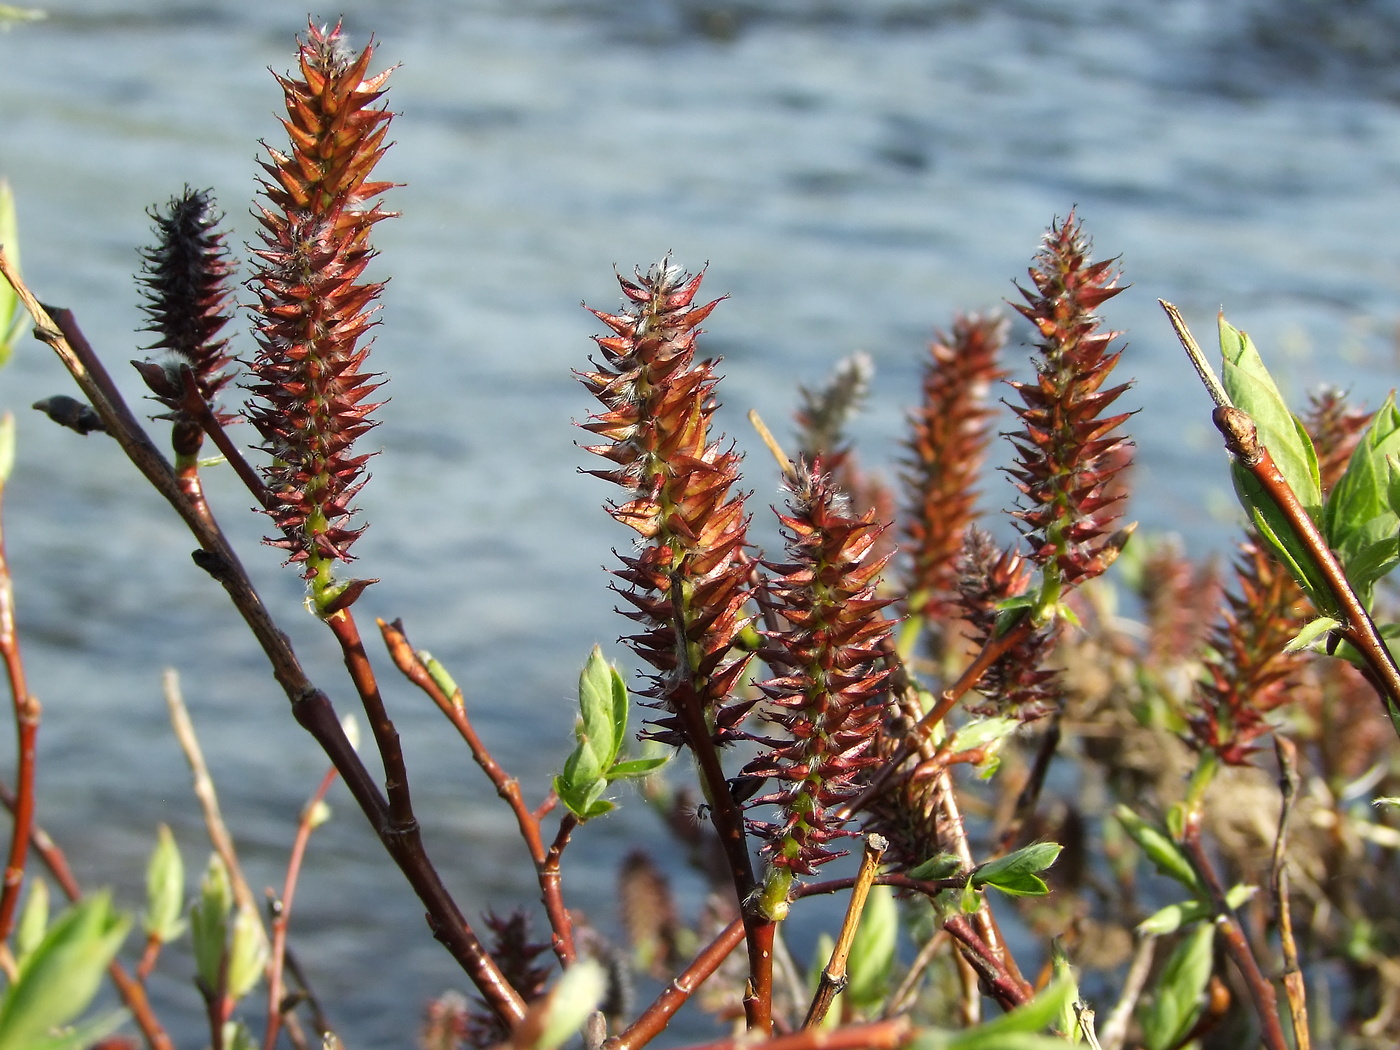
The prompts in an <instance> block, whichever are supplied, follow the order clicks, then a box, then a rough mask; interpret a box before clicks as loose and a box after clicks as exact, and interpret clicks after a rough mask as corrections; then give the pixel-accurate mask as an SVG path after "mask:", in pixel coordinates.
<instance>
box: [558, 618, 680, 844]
mask: <svg viewBox="0 0 1400 1050" xmlns="http://www.w3.org/2000/svg"><path fill="white" fill-rule="evenodd" d="M630 703H631V700H630V698H629V697H628V695H627V684H626V683H625V682H624V681H623V680H622V675H620V674H619V673H618V671H617V669H616V668H615V667H613V666H612V665H611V664H609V663H608V662H607V660H606V659H604V657H603V650H602V649H600V648H599V647H598V646H596V645H595V646H594V647H593V651H592V652H591V653H589V654H588V660H587V661H586V662H585V663H584V665H583V671H582V672H581V673H580V674H579V680H578V706H579V717H578V720H577V721H576V722H575V723H574V739H575V741H576V742H577V743H576V746H575V747H574V750H573V753H572V754H570V755H569V757H568V758H567V759H566V760H565V762H564V770H563V772H562V773H560V774H559V775H558V776H556V777H555V778H554V791H555V793H556V794H557V795H558V796H559V801H561V802H562V803H564V805H565V806H566V807H567V808H568V809H569V811H570V812H571V813H573V814H574V816H576V817H578V818H579V819H580V820H590V819H592V818H593V817H600V816H602V815H603V814H604V813H607V812H609V811H610V810H612V809H613V808H614V806H613V803H612V802H609V801H608V800H607V799H605V798H603V797H602V796H603V792H604V791H606V790H607V789H608V784H609V783H610V782H611V781H614V780H626V779H630V778H635V777H644V776H646V775H647V774H648V773H650V772H652V771H653V770H655V769H658V768H660V767H661V766H663V765H665V763H666V762H667V760H668V757H669V756H660V757H645V758H634V759H624V758H621V756H622V745H623V743H624V741H625V740H626V739H627V711H628V707H629V705H630Z"/></svg>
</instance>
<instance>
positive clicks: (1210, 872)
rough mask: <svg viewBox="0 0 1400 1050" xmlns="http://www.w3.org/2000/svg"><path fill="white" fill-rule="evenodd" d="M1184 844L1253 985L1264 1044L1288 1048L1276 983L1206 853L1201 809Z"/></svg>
mask: <svg viewBox="0 0 1400 1050" xmlns="http://www.w3.org/2000/svg"><path fill="white" fill-rule="evenodd" d="M1182 847H1183V848H1184V849H1185V850H1186V855H1187V856H1188V857H1190V859H1191V865H1192V867H1194V868H1195V869H1196V871H1197V872H1198V873H1199V874H1200V876H1201V881H1202V882H1204V883H1205V886H1206V890H1207V892H1208V893H1209V894H1210V900H1211V906H1212V908H1213V909H1214V912H1215V928H1216V929H1217V930H1219V931H1220V936H1221V939H1222V940H1223V941H1224V942H1225V951H1226V953H1227V954H1228V955H1229V956H1230V959H1231V961H1232V962H1234V964H1235V968H1236V969H1237V970H1239V972H1240V976H1241V977H1243V978H1244V983H1245V986H1246V987H1247V988H1248V989H1249V995H1250V998H1251V999H1252V1000H1253V1002H1254V1010H1255V1013H1257V1014H1258V1015H1259V1026H1260V1028H1261V1029H1262V1030H1263V1039H1264V1045H1265V1046H1267V1047H1268V1048H1269V1050H1288V1040H1287V1039H1286V1038H1285V1037H1284V1034H1283V1025H1282V1024H1281V1023H1280V1022H1279V1016H1278V996H1277V995H1276V994H1275V992H1274V986H1273V984H1272V983H1271V982H1270V981H1269V979H1268V978H1267V977H1265V976H1264V972H1263V971H1262V970H1261V969H1260V968H1259V960H1257V959H1256V958H1255V957H1254V951H1253V949H1251V948H1250V946H1249V942H1248V941H1247V940H1246V939H1245V936H1244V931H1243V929H1241V927H1240V921H1239V918H1238V917H1237V916H1236V915H1235V910H1234V909H1233V908H1231V907H1230V902H1229V901H1228V900H1226V899H1225V888H1224V887H1223V886H1222V885H1221V884H1220V877H1219V875H1217V874H1216V872H1215V866H1214V865H1213V864H1211V862H1210V858H1209V857H1208V856H1206V851H1205V847H1204V846H1202V844H1201V824H1200V812H1199V810H1198V809H1192V810H1191V812H1190V813H1189V814H1188V815H1187V818H1186V830H1185V834H1184V835H1183V836H1182Z"/></svg>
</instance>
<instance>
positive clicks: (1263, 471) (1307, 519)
mask: <svg viewBox="0 0 1400 1050" xmlns="http://www.w3.org/2000/svg"><path fill="white" fill-rule="evenodd" d="M1211 419H1212V420H1213V421H1214V423H1215V426H1216V429H1218V430H1219V431H1220V433H1221V434H1222V435H1223V436H1224V438H1225V447H1226V448H1227V449H1229V451H1230V454H1231V455H1233V456H1234V457H1235V460H1236V461H1237V462H1238V463H1239V464H1240V466H1242V467H1243V468H1244V469H1245V470H1247V471H1249V473H1250V474H1251V475H1252V476H1253V477H1254V479H1255V480H1256V481H1257V482H1259V484H1260V486H1261V487H1262V488H1263V489H1264V492H1265V493H1266V494H1267V495H1268V497H1269V498H1270V499H1271V500H1273V502H1274V504H1275V506H1277V507H1278V509H1279V511H1280V512H1281V513H1282V514H1283V516H1284V518H1285V519H1286V520H1287V521H1288V525H1289V527H1290V528H1291V529H1292V530H1293V535H1294V537H1295V538H1296V539H1297V540H1298V541H1299V542H1300V543H1301V544H1302V545H1303V548H1304V549H1305V550H1306V551H1307V554H1308V558H1309V559H1310V560H1311V561H1312V563H1313V566H1314V568H1316V569H1317V571H1318V572H1319V573H1320V574H1321V576H1322V578H1323V580H1324V582H1325V583H1326V585H1327V590H1328V591H1329V592H1330V593H1331V595H1332V599H1333V601H1335V602H1336V603H1337V609H1338V611H1339V613H1340V616H1339V619H1340V620H1341V627H1339V628H1338V630H1339V632H1340V633H1341V635H1342V637H1343V638H1345V639H1346V640H1347V641H1348V642H1350V643H1351V644H1352V646H1353V647H1354V648H1355V649H1356V651H1357V652H1359V653H1360V654H1361V658H1362V659H1363V660H1365V661H1366V666H1367V667H1368V668H1369V669H1370V672H1371V681H1372V683H1373V684H1374V685H1375V686H1376V688H1377V689H1378V690H1379V691H1380V693H1381V697H1382V699H1384V700H1385V701H1386V709H1387V711H1388V713H1389V714H1390V718H1391V721H1392V723H1395V724H1396V729H1397V731H1398V732H1400V667H1397V666H1396V663H1395V657H1394V656H1393V655H1392V654H1391V652H1390V650H1389V649H1388V648H1387V647H1386V644H1385V642H1384V641H1382V640H1381V635H1380V631H1378V630H1376V624H1375V621H1373V620H1372V619H1371V614H1370V613H1368V612H1367V611H1366V606H1365V605H1363V604H1362V602H1361V599H1360V597H1359V596H1358V595H1357V593H1356V591H1355V590H1353V589H1352V586H1351V582H1350V581H1349V580H1348V579H1347V576H1346V571H1345V570H1344V569H1343V568H1342V564H1341V562H1339V561H1338V560H1337V556H1336V555H1335V554H1333V553H1332V549H1331V548H1330V547H1329V546H1327V540H1326V539H1325V538H1324V537H1323V535H1322V532H1321V530H1319V529H1318V527H1317V525H1316V524H1315V523H1314V522H1313V520H1312V517H1311V515H1309V514H1308V512H1307V510H1306V509H1305V508H1304V507H1303V505H1302V503H1300V502H1299V501H1298V497H1297V495H1296V494H1295V493H1294V492H1293V488H1292V486H1290V485H1289V484H1288V479H1287V478H1285V477H1284V476H1283V472H1282V471H1280V470H1279V469H1278V464H1276V463H1275V462H1274V457H1273V456H1271V455H1270V454H1269V450H1268V449H1267V448H1265V447H1264V446H1263V445H1261V444H1260V443H1259V434H1258V431H1257V430H1256V428H1255V426H1254V420H1252V419H1250V417H1249V415H1248V414H1247V413H1245V412H1242V411H1240V410H1239V409H1238V408H1230V407H1224V408H1217V409H1216V410H1215V411H1214V412H1213V413H1211Z"/></svg>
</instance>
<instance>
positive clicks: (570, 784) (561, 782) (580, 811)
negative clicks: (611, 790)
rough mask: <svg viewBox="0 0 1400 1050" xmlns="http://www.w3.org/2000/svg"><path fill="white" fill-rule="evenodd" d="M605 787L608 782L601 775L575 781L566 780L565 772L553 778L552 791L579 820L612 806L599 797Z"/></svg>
mask: <svg viewBox="0 0 1400 1050" xmlns="http://www.w3.org/2000/svg"><path fill="white" fill-rule="evenodd" d="M566 768H567V767H566ZM607 788H608V782H607V781H606V780H604V779H603V778H602V777H598V778H596V779H593V780H588V781H577V782H575V781H570V780H566V779H565V774H560V775H559V776H557V777H555V778H554V793H555V794H556V795H558V796H559V801H560V802H562V803H563V804H564V806H565V807H566V808H567V809H568V810H569V812H570V813H572V814H573V815H574V816H576V817H578V818H579V819H580V820H590V819H592V818H593V817H600V816H602V815H603V814H604V813H607V812H608V811H609V810H611V809H612V808H613V804H612V803H611V802H608V801H607V800H606V799H604V798H602V797H601V796H602V794H603V792H604V791H606V790H607ZM600 804H601V805H600Z"/></svg>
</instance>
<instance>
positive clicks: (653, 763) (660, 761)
mask: <svg viewBox="0 0 1400 1050" xmlns="http://www.w3.org/2000/svg"><path fill="white" fill-rule="evenodd" d="M669 761H671V756H670V755H657V756H656V757H655V758H633V759H628V760H627V761H624V762H617V763H615V764H614V765H613V767H612V768H611V769H609V770H608V779H609V780H630V779H634V778H636V777H644V776H646V775H647V774H648V773H651V772H653V771H655V770H658V769H660V768H661V767H662V766H664V765H665V764H666V763H667V762H669Z"/></svg>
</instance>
